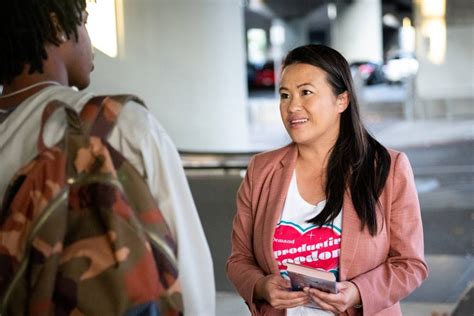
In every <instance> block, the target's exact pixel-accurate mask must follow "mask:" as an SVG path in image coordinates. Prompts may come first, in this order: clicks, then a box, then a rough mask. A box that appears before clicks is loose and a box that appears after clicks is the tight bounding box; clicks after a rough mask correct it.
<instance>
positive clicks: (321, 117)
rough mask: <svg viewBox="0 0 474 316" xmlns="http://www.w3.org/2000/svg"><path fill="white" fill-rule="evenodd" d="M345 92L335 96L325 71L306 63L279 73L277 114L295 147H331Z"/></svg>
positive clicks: (290, 66) (344, 102) (344, 107)
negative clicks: (324, 145)
mask: <svg viewBox="0 0 474 316" xmlns="http://www.w3.org/2000/svg"><path fill="white" fill-rule="evenodd" d="M347 105H348V97H347V92H343V93H341V94H340V95H335V94H334V92H333V90H332V89H331V86H330V85H329V83H328V82H327V79H326V72H324V71H323V70H322V69H320V68H318V67H315V66H312V65H309V64H301V63H300V64H291V65H289V66H287V67H285V69H284V70H283V72H282V78H281V84H280V114H281V118H282V120H283V124H284V125H285V128H286V130H287V132H288V134H289V135H290V137H291V139H292V140H293V141H294V142H295V143H296V144H298V145H308V146H312V145H315V144H318V143H320V144H323V143H324V144H326V145H331V146H332V145H333V144H334V143H335V142H336V140H337V137H338V135H339V125H340V119H341V113H342V112H344V110H345V109H346V108H347Z"/></svg>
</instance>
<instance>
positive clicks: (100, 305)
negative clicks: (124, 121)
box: [0, 95, 183, 316]
mask: <svg viewBox="0 0 474 316" xmlns="http://www.w3.org/2000/svg"><path fill="white" fill-rule="evenodd" d="M130 100H133V101H136V102H138V103H140V104H142V102H141V101H140V100H139V99H138V98H136V97H134V96H129V95H122V96H108V97H95V98H92V99H91V100H90V101H89V102H88V103H87V104H86V105H85V107H84V109H83V110H82V111H81V113H80V115H79V114H78V113H77V112H76V111H74V110H73V109H72V108H71V107H69V106H67V105H66V104H64V103H62V102H60V101H52V102H51V103H49V104H48V105H47V106H46V108H45V110H44V112H43V116H42V122H41V130H40V135H39V138H38V152H39V154H38V156H37V157H36V158H35V159H34V160H33V161H31V162H30V163H29V164H28V165H26V166H25V167H23V168H21V170H19V171H18V172H17V174H16V175H15V177H14V178H13V180H12V181H11V182H10V185H9V187H8V189H7V192H6V194H5V197H4V201H3V205H2V209H1V213H0V298H1V301H0V304H1V305H0V308H1V310H0V313H1V315H2V316H4V315H27V314H28V315H87V316H89V315H101V316H102V315H127V316H132V315H182V314H183V305H182V298H181V292H180V291H181V288H180V285H179V281H178V270H177V263H176V254H177V249H176V243H175V241H174V240H173V238H172V235H171V233H170V230H169V227H168V226H167V224H166V222H165V220H164V218H163V216H162V214H161V212H160V210H159V209H158V207H157V205H156V203H155V201H154V199H153V197H152V195H151V193H150V191H149V188H148V186H147V184H146V182H145V181H144V180H143V178H142V177H141V176H140V174H139V173H138V171H137V170H136V169H135V168H134V167H133V166H132V165H131V164H130V163H129V162H128V161H127V160H126V159H125V158H124V157H123V156H122V155H121V154H120V153H119V152H118V151H117V150H115V149H114V148H112V147H111V146H110V145H109V143H108V142H107V140H106V139H107V137H108V134H109V133H110V132H111V130H112V128H113V127H114V126H115V123H116V121H117V118H118V115H119V113H120V111H121V110H122V108H123V106H124V105H125V104H126V103H127V102H128V101H130ZM57 109H64V110H65V112H66V118H67V129H66V133H65V136H64V137H63V139H62V140H61V141H60V142H59V143H58V144H57V145H56V146H54V147H51V148H47V147H46V146H45V145H44V142H43V137H42V134H43V128H44V125H45V123H46V121H47V120H48V118H49V117H50V116H51V114H52V113H53V112H54V111H56V110H57Z"/></svg>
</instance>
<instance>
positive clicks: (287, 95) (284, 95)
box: [280, 93, 290, 100]
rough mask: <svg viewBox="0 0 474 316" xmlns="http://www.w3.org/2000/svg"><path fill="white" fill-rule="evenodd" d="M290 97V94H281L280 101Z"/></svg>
mask: <svg viewBox="0 0 474 316" xmlns="http://www.w3.org/2000/svg"><path fill="white" fill-rule="evenodd" d="M289 97H290V96H289V94H288V93H280V99H281V100H283V99H288V98H289Z"/></svg>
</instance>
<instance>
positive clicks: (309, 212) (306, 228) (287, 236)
mask: <svg viewBox="0 0 474 316" xmlns="http://www.w3.org/2000/svg"><path fill="white" fill-rule="evenodd" d="M325 205H326V201H321V202H319V203H318V205H312V204H310V203H308V202H306V201H305V200H304V199H303V198H302V197H301V195H300V193H299V191H298V186H297V182H296V171H294V172H293V176H292V178H291V182H290V186H289V188H288V194H287V196H286V200H285V205H284V207H283V212H282V214H281V218H280V221H279V222H278V224H277V227H276V229H275V234H274V236H273V253H274V256H275V259H276V260H277V262H278V267H279V269H280V273H281V275H282V276H283V277H284V278H288V273H287V272H286V266H285V263H286V262H291V263H296V264H301V265H305V266H308V267H312V268H319V269H324V270H326V271H330V272H332V273H334V274H335V275H336V278H337V277H338V272H339V254H340V244H341V232H342V230H341V228H342V211H341V212H340V213H339V215H338V216H337V217H336V218H335V219H334V222H333V223H332V225H324V226H321V227H319V226H316V225H314V224H311V223H307V222H306V221H308V220H310V219H311V218H313V217H315V216H316V215H318V214H319V213H320V212H321V211H322V210H323V208H324V206H325ZM287 315H288V316H303V315H333V314H332V313H330V312H326V311H323V310H319V309H314V308H308V307H303V306H300V307H295V308H289V309H287Z"/></svg>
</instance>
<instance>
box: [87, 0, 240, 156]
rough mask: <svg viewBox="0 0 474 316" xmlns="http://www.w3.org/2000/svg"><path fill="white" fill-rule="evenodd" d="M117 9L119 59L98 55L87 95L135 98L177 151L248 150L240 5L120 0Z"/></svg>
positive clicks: (236, 0)
mask: <svg viewBox="0 0 474 316" xmlns="http://www.w3.org/2000/svg"><path fill="white" fill-rule="evenodd" d="M117 5H118V6H121V1H117ZM121 9H122V11H123V25H121V26H120V25H119V28H118V29H123V34H121V35H120V34H119V38H120V37H122V39H121V41H120V42H119V56H118V57H117V58H110V57H107V56H105V55H103V54H102V53H100V52H97V53H96V59H95V64H96V71H95V72H94V73H93V78H92V86H91V90H93V91H96V92H100V93H110V92H133V93H136V94H138V95H139V96H141V97H142V98H143V99H144V100H145V102H146V103H147V105H148V107H149V108H150V110H151V111H152V112H153V113H154V114H155V115H156V117H157V118H158V119H159V121H160V122H161V123H162V125H163V126H164V127H165V129H166V130H167V131H168V133H169V134H170V135H171V137H172V138H173V140H174V141H175V143H176V144H177V146H178V148H179V149H181V150H196V151H239V150H246V149H247V148H248V127H247V106H246V103H247V90H246V85H245V83H246V81H245V80H246V79H245V41H244V40H245V39H244V31H243V30H244V24H243V23H244V18H243V2H242V0H124V1H123V7H122V8H120V7H119V8H118V10H117V12H120V11H121ZM118 20H119V21H120V20H121V19H120V17H118Z"/></svg>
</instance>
